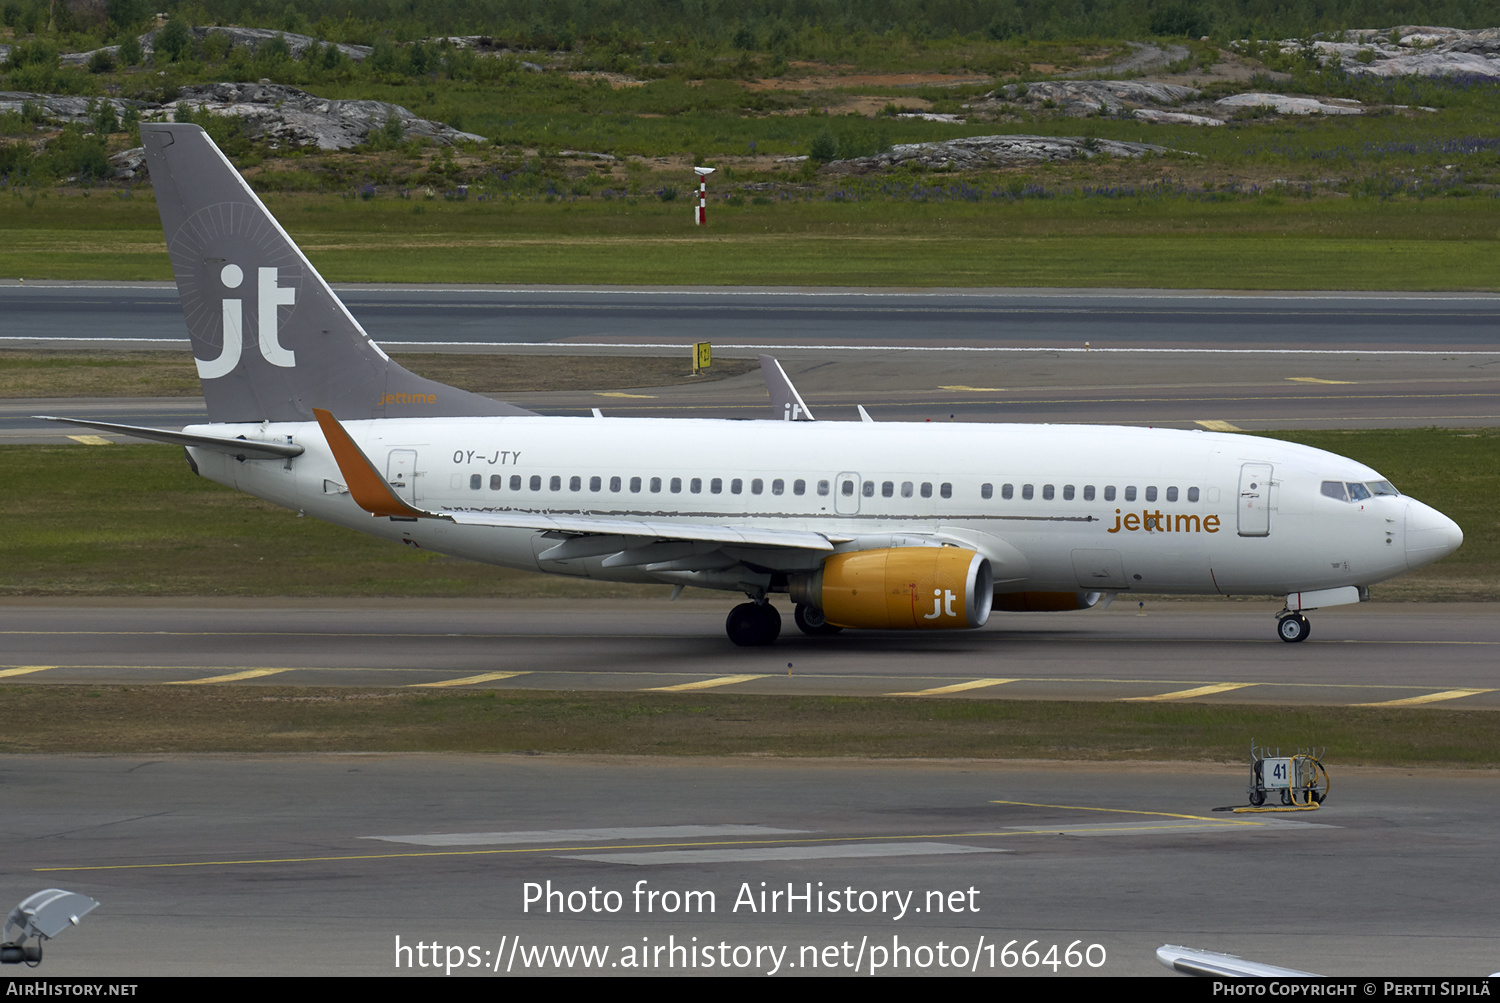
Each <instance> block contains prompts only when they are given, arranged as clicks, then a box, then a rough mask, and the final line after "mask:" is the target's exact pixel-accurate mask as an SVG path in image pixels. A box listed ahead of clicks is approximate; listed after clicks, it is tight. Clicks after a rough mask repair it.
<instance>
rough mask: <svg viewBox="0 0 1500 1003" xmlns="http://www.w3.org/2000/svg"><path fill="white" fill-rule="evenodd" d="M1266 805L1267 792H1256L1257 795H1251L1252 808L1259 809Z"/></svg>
mask: <svg viewBox="0 0 1500 1003" xmlns="http://www.w3.org/2000/svg"><path fill="white" fill-rule="evenodd" d="M1265 803H1266V792H1265V791H1256V792H1255V793H1253V794H1251V795H1250V804H1251V806H1252V807H1254V808H1259V807H1260V806H1261V805H1263V804H1265Z"/></svg>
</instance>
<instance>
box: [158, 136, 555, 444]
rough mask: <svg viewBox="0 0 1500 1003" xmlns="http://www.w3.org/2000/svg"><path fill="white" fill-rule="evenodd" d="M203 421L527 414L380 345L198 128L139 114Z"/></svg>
mask: <svg viewBox="0 0 1500 1003" xmlns="http://www.w3.org/2000/svg"><path fill="white" fill-rule="evenodd" d="M141 142H142V143H143V144H144V146H145V148H146V159H147V163H148V164H149V166H150V170H151V187H152V188H154V189H155V191H156V205H157V209H158V210H159V211H160V212H161V223H162V229H163V230H165V231H166V237H167V251H168V253H169V254H171V256H172V271H173V273H174V274H175V276H176V278H177V292H178V294H179V295H180V296H181V298H182V313H183V317H184V318H185V319H186V321H187V328H188V335H189V337H190V338H191V339H192V344H193V355H194V357H195V358H196V360H197V363H198V376H199V379H200V380H201V381H202V383H203V397H204V400H206V401H207V403H208V415H209V420H211V421H216V422H248V421H312V420H313V411H312V409H313V408H315V407H319V408H326V409H328V410H329V411H331V412H333V414H334V415H336V416H337V417H339V418H342V419H346V420H348V419H356V418H416V417H468V416H476V415H504V414H531V413H532V412H530V411H527V410H525V409H523V408H519V407H516V406H514V405H512V404H506V403H503V402H501V401H493V400H490V399H489V398H488V397H482V396H480V395H479V394H474V393H469V392H468V391H466V390H458V389H455V388H453V387H450V386H445V385H444V384H441V383H437V382H434V381H433V380H429V379H424V378H423V377H421V376H417V375H416V374H414V373H411V372H408V371H407V370H405V369H403V368H402V367H401V366H399V365H397V364H396V363H395V362H393V361H391V358H390V357H389V356H388V355H386V354H385V352H383V351H381V349H380V346H378V345H376V344H375V343H374V342H373V341H371V340H370V336H369V335H368V334H366V333H365V330H364V328H362V327H360V325H359V322H358V321H357V320H355V319H354V317H353V315H352V314H350V313H349V311H348V309H347V308H346V307H345V306H344V304H343V303H342V302H340V300H339V298H338V296H336V295H334V292H333V290H332V289H330V288H329V287H328V283H326V282H324V281H323V277H322V276H321V275H319V274H318V273H317V270H316V269H314V268H313V266H312V264H311V263H310V262H308V260H307V258H306V257H304V256H303V254H302V251H301V250H300V249H299V248H298V247H297V245H296V244H295V243H293V242H292V238H291V237H289V236H287V233H286V231H285V230H283V229H282V228H281V225H280V224H279V223H277V222H276V219H275V217H273V216H272V215H271V213H270V212H269V211H268V210H267V209H266V207H265V206H264V205H263V204H261V201H260V199H259V198H257V197H256V195H255V193H254V192H253V191H251V190H250V186H249V185H248V184H246V183H245V179H244V178H242V177H240V173H239V172H238V171H237V170H235V169H234V165H233V164H231V163H230V162H229V161H228V160H227V159H226V158H225V156H224V154H223V153H221V152H219V148H218V147H217V146H215V145H214V143H213V140H211V139H209V138H208V134H207V133H205V132H204V131H203V130H202V129H201V128H199V127H198V126H196V125H187V124H177V123H171V124H168V123H158V124H142V125H141Z"/></svg>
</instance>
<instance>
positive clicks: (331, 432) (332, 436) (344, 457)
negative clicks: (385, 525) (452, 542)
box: [312, 407, 431, 519]
mask: <svg viewBox="0 0 1500 1003" xmlns="http://www.w3.org/2000/svg"><path fill="white" fill-rule="evenodd" d="M312 412H313V417H315V418H317V419H318V426H319V427H320V428H322V429H323V438H325V439H327V440H328V448H329V449H332V450H333V458H334V460H335V461H336V462H337V463H338V465H339V473H341V474H343V475H344V485H345V486H346V487H347V488H348V489H349V496H350V497H351V498H353V499H354V501H355V502H356V503H357V504H358V505H359V507H360V508H362V509H364V510H365V511H366V512H368V513H370V514H371V515H373V516H382V515H388V516H395V517H397V518H403V519H412V518H422V517H424V516H429V517H430V515H431V513H428V512H423V511H422V510H421V509H419V508H412V507H411V506H410V505H408V504H406V502H404V501H402V500H401V499H400V498H399V497H397V496H396V492H394V491H392V490H391V486H390V485H389V484H387V483H386V482H385V478H383V477H381V476H380V471H378V470H376V469H375V465H374V464H373V463H371V462H370V458H369V457H368V456H366V455H365V454H364V450H362V449H360V448H359V446H357V445H355V442H354V440H353V439H351V438H350V437H349V433H348V432H346V431H344V426H343V425H340V424H339V420H338V419H337V418H335V417H334V416H333V415H332V414H331V413H329V412H328V411H325V410H323V409H322V408H320V407H315V408H313V409H312Z"/></svg>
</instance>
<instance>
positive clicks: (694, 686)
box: [645, 673, 766, 693]
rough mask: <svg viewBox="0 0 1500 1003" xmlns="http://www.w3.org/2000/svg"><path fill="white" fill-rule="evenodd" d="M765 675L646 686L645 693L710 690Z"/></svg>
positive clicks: (720, 677)
mask: <svg viewBox="0 0 1500 1003" xmlns="http://www.w3.org/2000/svg"><path fill="white" fill-rule="evenodd" d="M764 678H766V676H765V673H761V674H759V675H756V674H751V673H747V674H745V675H739V676H718V677H716V678H714V679H700V680H698V681H697V682H696V683H678V684H677V685H676V686H648V687H647V688H646V690H645V692H647V693H682V692H684V691H686V690H710V689H713V688H714V687H715V686H732V685H734V684H735V683H748V682H749V681H750V680H752V679H764Z"/></svg>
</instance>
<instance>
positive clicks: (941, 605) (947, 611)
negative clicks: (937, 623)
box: [922, 589, 958, 620]
mask: <svg viewBox="0 0 1500 1003" xmlns="http://www.w3.org/2000/svg"><path fill="white" fill-rule="evenodd" d="M957 598H958V596H956V595H954V594H953V593H952V592H950V591H948V590H947V589H933V590H932V612H931V613H924V614H923V615H922V619H924V620H936V619H937V618H938V617H940V616H957V615H958V614H957V613H955V612H953V601H954V600H955V599H957Z"/></svg>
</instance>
